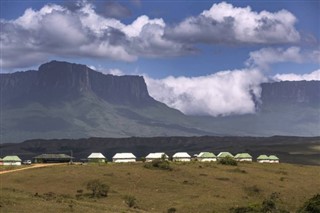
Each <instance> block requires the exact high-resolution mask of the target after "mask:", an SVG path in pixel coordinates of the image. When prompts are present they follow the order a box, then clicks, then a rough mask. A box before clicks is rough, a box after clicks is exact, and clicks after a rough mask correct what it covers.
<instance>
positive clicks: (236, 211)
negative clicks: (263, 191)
mask: <svg viewBox="0 0 320 213" xmlns="http://www.w3.org/2000/svg"><path fill="white" fill-rule="evenodd" d="M278 199H279V194H278V193H272V194H271V195H270V196H269V197H268V198H266V199H264V200H263V202H262V204H258V205H249V206H245V207H237V208H231V209H230V212H232V213H255V212H257V213H258V212H259V213H288V211H286V210H284V209H281V208H279V207H278V206H277V200H278Z"/></svg>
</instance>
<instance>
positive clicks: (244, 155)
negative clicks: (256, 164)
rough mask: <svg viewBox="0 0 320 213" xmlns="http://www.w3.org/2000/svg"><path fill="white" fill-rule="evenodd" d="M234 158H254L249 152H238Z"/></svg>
mask: <svg viewBox="0 0 320 213" xmlns="http://www.w3.org/2000/svg"><path fill="white" fill-rule="evenodd" d="M234 158H252V156H251V155H250V154H249V153H238V154H237V155H236V156H235V157H234Z"/></svg>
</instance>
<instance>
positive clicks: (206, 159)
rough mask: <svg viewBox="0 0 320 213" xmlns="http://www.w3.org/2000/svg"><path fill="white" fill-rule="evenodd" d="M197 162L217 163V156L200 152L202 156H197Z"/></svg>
mask: <svg viewBox="0 0 320 213" xmlns="http://www.w3.org/2000/svg"><path fill="white" fill-rule="evenodd" d="M197 160H198V161H200V162H210V161H217V156H215V154H213V153H212V152H200V154H198V155H197Z"/></svg>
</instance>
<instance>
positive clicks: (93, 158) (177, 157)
mask: <svg viewBox="0 0 320 213" xmlns="http://www.w3.org/2000/svg"><path fill="white" fill-rule="evenodd" d="M194 157H195V159H196V160H198V161H200V162H205V161H207V162H208V161H217V160H219V159H221V158H226V157H230V158H233V159H235V160H236V161H240V162H241V161H242V162H252V156H251V155H250V154H249V153H239V154H237V155H235V156H233V155H232V154H231V153H230V152H220V153H219V154H218V155H217V156H216V155H215V154H214V153H212V152H200V153H199V154H196V155H194ZM157 159H165V160H168V159H169V156H168V155H167V154H166V153H164V152H155V153H150V154H148V155H147V156H146V157H145V161H146V162H150V161H153V160H157ZM105 160H106V158H105V156H104V155H103V154H101V153H92V154H91V155H89V156H88V161H89V162H105ZM112 161H113V162H115V163H122V162H135V161H136V156H134V154H132V153H117V154H115V155H114V156H113V157H112ZM172 161H184V162H187V161H191V156H190V155H189V154H188V153H187V152H177V153H175V154H174V155H173V156H172ZM257 162H259V163H279V158H278V157H277V156H275V155H270V156H269V157H268V156H266V155H260V156H259V157H258V158H257Z"/></svg>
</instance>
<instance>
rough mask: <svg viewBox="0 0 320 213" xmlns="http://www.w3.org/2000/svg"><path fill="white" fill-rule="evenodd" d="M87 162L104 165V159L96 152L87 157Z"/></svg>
mask: <svg viewBox="0 0 320 213" xmlns="http://www.w3.org/2000/svg"><path fill="white" fill-rule="evenodd" d="M88 162H96V163H105V162H106V157H105V156H104V155H103V154H101V153H97V152H93V153H91V154H90V155H89V156H88Z"/></svg>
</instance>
